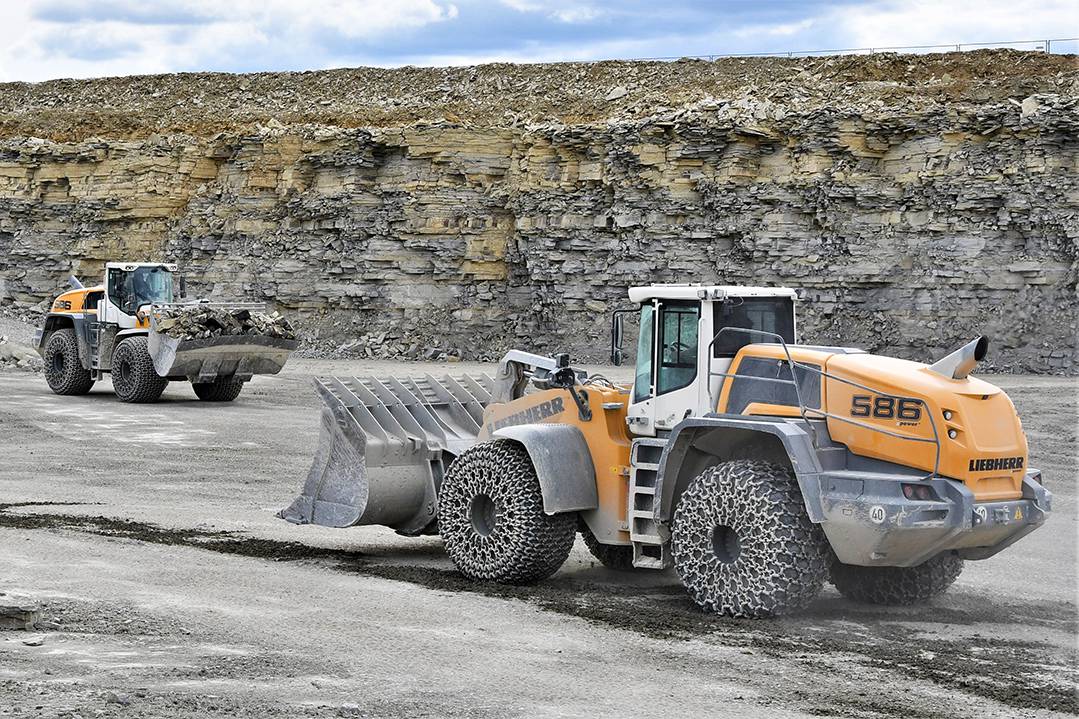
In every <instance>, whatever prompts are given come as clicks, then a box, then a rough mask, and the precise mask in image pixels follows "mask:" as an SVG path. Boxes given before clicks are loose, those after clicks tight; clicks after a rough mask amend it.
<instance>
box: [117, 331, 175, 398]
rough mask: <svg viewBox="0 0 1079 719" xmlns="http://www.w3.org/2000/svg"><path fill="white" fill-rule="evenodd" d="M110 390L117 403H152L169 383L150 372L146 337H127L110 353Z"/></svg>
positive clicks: (151, 370) (151, 366) (151, 362)
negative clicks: (114, 395) (117, 400)
mask: <svg viewBox="0 0 1079 719" xmlns="http://www.w3.org/2000/svg"><path fill="white" fill-rule="evenodd" d="M111 372H112V389H113V391H114V392H116V397H117V398H118V399H119V400H120V401H121V402H134V403H140V404H141V403H147V402H156V401H157V399H158V398H159V397H160V396H161V393H162V392H164V391H165V387H167V386H168V384H169V381H168V379H166V378H165V377H161V376H160V375H158V374H157V371H156V370H154V361H153V360H152V359H151V358H150V351H149V350H148V349H147V347H146V338H145V337H142V336H138V337H127V338H125V339H123V340H121V341H120V343H119V344H118V345H116V349H115V350H114V351H113V353H112V370H111Z"/></svg>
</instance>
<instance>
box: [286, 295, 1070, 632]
mask: <svg viewBox="0 0 1079 719" xmlns="http://www.w3.org/2000/svg"><path fill="white" fill-rule="evenodd" d="M629 296H630V300H631V301H632V302H633V303H635V304H636V305H637V306H638V309H637V310H636V311H637V312H638V314H639V327H640V330H639V332H640V334H639V338H638V343H637V365H636V372H635V379H634V381H633V383H632V385H629V386H622V385H619V384H617V383H613V382H610V381H608V380H606V379H605V378H603V377H600V376H591V377H589V376H587V375H586V374H585V373H584V372H580V371H578V370H576V369H574V368H572V367H570V366H569V363H568V358H567V357H566V356H565V355H562V356H559V357H557V358H550V357H541V356H537V355H532V354H528V353H525V352H520V351H512V352H510V353H508V354H507V355H506V356H505V358H504V359H503V360H502V363H501V365H500V368H499V374H498V376H497V377H495V378H491V377H488V376H483V375H479V376H468V375H466V376H461V377H450V376H446V377H442V378H436V377H432V376H425V377H422V378H410V379H395V378H392V377H386V378H375V377H359V378H318V379H316V388H317V390H318V392H319V393H320V394H321V395H322V397H323V399H324V400H325V408H324V409H323V412H322V433H321V438H320V447H319V451H318V454H317V456H316V458H315V461H314V464H313V466H312V468H311V471H310V473H309V475H308V477H307V481H306V483H305V484H304V487H303V490H302V493H301V495H300V496H299V497H297V498H296V500H295V501H294V502H293V503H292V505H291V506H289V507H288V508H287V509H285V510H282V512H281V513H280V514H281V516H282V517H283V518H285V519H287V520H289V521H290V522H294V523H298V524H305V523H313V524H319V525H325V526H331V527H349V526H353V525H362V524H382V525H387V526H390V527H392V528H394V529H396V530H397V531H398V532H400V533H401V534H405V535H417V534H423V533H436V532H437V533H439V534H441V536H442V540H443V542H444V544H445V547H446V551H447V553H448V554H449V556H450V558H451V559H452V560H453V562H454V564H455V565H456V566H457V568H458V569H459V570H460V571H461V572H462V573H463V574H465V575H466V576H468V577H471V578H473V579H476V580H482V581H495V582H507V583H526V582H534V581H537V580H541V579H544V578H546V577H548V576H550V575H551V574H553V573H554V572H555V571H557V570H558V568H559V567H560V566H561V565H562V563H563V562H564V561H565V559H566V558H567V556H568V555H569V552H570V549H571V547H572V545H573V542H574V539H575V536H576V533H577V531H580V532H581V533H582V534H584V538H585V541H586V543H587V545H588V547H589V549H590V550H591V551H592V552H593V554H595V555H596V557H598V558H599V559H600V560H601V561H602V562H603V563H604V564H607V565H609V566H613V567H618V568H627V567H633V568H640V569H665V568H667V567H671V566H673V567H674V569H675V570H676V572H677V573H678V576H679V577H680V578H681V581H682V584H683V585H684V586H685V588H686V590H687V592H688V593H689V595H690V596H691V597H692V599H693V601H694V602H696V603H697V604H698V605H699V606H701V607H702V608H704V609H706V610H709V611H713V612H716V613H719V614H724V615H729V616H733V617H766V616H775V615H779V614H784V613H789V612H794V611H797V610H799V609H801V608H804V607H805V606H806V605H807V604H809V603H810V602H811V601H812V600H813V599H814V597H816V596H817V594H818V592H819V591H820V589H821V587H822V585H823V584H824V582H825V581H829V580H830V581H831V582H832V583H834V584H835V586H836V587H837V589H838V590H839V591H840V592H841V593H842V594H844V595H846V596H847V597H849V598H851V599H854V600H857V601H864V602H874V603H881V604H912V603H917V602H923V601H926V600H929V599H931V598H933V597H935V596H937V595H938V594H940V593H941V592H943V591H944V590H945V589H947V587H948V586H949V585H950V584H951V583H952V582H954V580H955V579H956V577H957V576H958V575H959V573H960V571H961V570H962V566H963V561H964V560H967V559H972V560H974V559H984V558H986V557H990V556H992V555H994V554H996V553H997V552H999V551H1001V550H1002V549H1004V548H1005V547H1007V546H1008V545H1010V544H1012V543H1013V542H1015V541H1017V540H1018V539H1020V538H1021V537H1023V536H1025V535H1026V534H1028V533H1029V532H1031V531H1033V530H1034V529H1035V528H1037V527H1038V526H1039V525H1041V524H1042V523H1043V522H1044V521H1045V519H1046V517H1047V515H1048V514H1049V512H1050V502H1051V495H1050V493H1049V491H1048V490H1047V489H1046V488H1045V486H1044V485H1043V483H1042V476H1041V473H1040V472H1039V471H1038V470H1036V469H1033V468H1031V467H1029V466H1028V463H1027V458H1028V449H1027V441H1026V437H1025V436H1024V434H1023V430H1022V425H1021V424H1020V421H1019V417H1018V416H1017V414H1016V411H1015V407H1014V406H1013V405H1012V402H1011V400H1010V399H1009V398H1008V396H1007V395H1006V394H1005V393H1004V392H1002V391H1001V390H1000V389H999V388H997V387H995V386H993V385H991V384H989V383H987V382H984V381H982V380H980V379H977V378H975V377H971V376H970V372H971V371H972V370H973V369H974V367H975V365H976V363H977V362H978V361H979V360H981V359H982V358H983V357H984V355H985V352H986V350H987V341H986V340H985V338H978V339H977V340H975V341H973V342H971V343H969V344H967V345H966V346H964V347H961V348H959V349H958V350H956V351H955V352H953V353H952V354H949V355H948V356H946V357H944V358H943V359H941V360H939V361H937V362H936V363H934V364H922V363H919V362H911V361H908V360H902V359H896V358H892V357H885V356H880V355H872V354H867V353H865V352H863V351H861V350H858V349H853V348H848V347H824V346H810V345H798V344H795V343H794V342H795V334H796V326H795V309H794V308H795V301H796V298H797V295H796V293H795V292H794V291H793V290H790V289H785V288H758V287H728V286H702V285H653V286H649V287H636V288H633V289H631V290H630V292H629ZM623 316H624V315H623V313H615V315H614V319H613V321H612V360H613V361H614V362H615V363H616V364H617V363H619V362H620V359H621V343H622V334H623V330H622V324H623V323H622V318H623Z"/></svg>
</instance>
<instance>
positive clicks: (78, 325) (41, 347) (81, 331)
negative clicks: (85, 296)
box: [34, 312, 91, 369]
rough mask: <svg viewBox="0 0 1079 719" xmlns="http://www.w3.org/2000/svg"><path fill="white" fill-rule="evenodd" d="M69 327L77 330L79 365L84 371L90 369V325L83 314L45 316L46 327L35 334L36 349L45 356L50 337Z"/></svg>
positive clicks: (50, 314)
mask: <svg viewBox="0 0 1079 719" xmlns="http://www.w3.org/2000/svg"><path fill="white" fill-rule="evenodd" d="M69 327H70V328H71V329H73V330H75V343H76V345H77V346H78V348H79V364H81V365H82V368H83V369H90V364H91V363H90V323H89V321H88V320H87V319H86V318H85V317H84V316H83V315H82V314H64V313H60V312H57V313H52V312H50V313H49V314H48V315H46V316H45V325H44V326H43V327H42V328H41V330H40V331H39V332H35V333H34V345H35V346H34V349H36V350H37V351H38V354H40V355H42V356H44V354H45V345H46V343H48V341H49V337H50V336H51V335H52V334H53V333H54V332H56V331H57V330H62V329H67V328H69Z"/></svg>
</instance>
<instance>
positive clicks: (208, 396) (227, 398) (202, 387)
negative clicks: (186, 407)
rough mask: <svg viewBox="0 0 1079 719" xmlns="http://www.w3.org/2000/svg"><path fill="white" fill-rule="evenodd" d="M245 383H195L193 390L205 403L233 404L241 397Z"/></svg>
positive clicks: (192, 385) (227, 380) (227, 381)
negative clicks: (232, 402)
mask: <svg viewBox="0 0 1079 719" xmlns="http://www.w3.org/2000/svg"><path fill="white" fill-rule="evenodd" d="M243 388H244V383H243V382H240V381H238V380H234V379H218V380H214V381H213V382H193V383H192V384H191V389H193V390H195V394H196V395H197V396H198V398H199V399H201V400H202V401H203V402H231V401H232V400H234V399H236V398H237V397H239V396H240V390H242V389H243Z"/></svg>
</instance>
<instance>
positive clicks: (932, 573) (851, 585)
mask: <svg viewBox="0 0 1079 719" xmlns="http://www.w3.org/2000/svg"><path fill="white" fill-rule="evenodd" d="M962 571H963V560H962V559H961V558H960V557H959V556H957V555H955V554H952V553H951V552H944V553H942V554H938V555H937V556H935V557H933V558H932V559H930V560H929V561H927V562H924V563H922V564H919V565H918V566H916V567H857V566H853V565H850V564H843V563H841V562H840V561H839V560H838V559H837V560H835V562H834V563H833V564H832V576H831V580H832V584H834V585H835V588H836V589H838V590H839V593H840V594H842V595H843V596H844V597H847V598H848V599H851V600H853V601H855V602H865V603H867V604H890V605H911V604H921V603H923V602H928V601H929V600H930V599H932V598H933V597H936V596H937V595H939V594H942V593H943V592H944V591H945V590H946V589H947V588H948V587H950V586H951V585H952V583H953V582H955V580H956V579H957V578H958V577H959V574H960V573H961V572H962Z"/></svg>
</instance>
